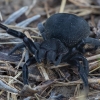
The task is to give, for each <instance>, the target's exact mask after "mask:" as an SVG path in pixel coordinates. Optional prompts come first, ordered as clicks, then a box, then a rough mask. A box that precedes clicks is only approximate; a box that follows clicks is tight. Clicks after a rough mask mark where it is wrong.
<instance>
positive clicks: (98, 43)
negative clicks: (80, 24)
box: [83, 37, 100, 51]
mask: <svg viewBox="0 0 100 100" xmlns="http://www.w3.org/2000/svg"><path fill="white" fill-rule="evenodd" d="M83 41H84V43H85V44H86V43H89V44H92V45H94V48H93V49H92V50H96V49H97V48H98V47H99V46H100V41H99V39H95V38H91V37H87V38H85V39H83ZM87 51H89V50H88V49H87Z"/></svg>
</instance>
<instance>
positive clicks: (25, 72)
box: [22, 57, 36, 84]
mask: <svg viewBox="0 0 100 100" xmlns="http://www.w3.org/2000/svg"><path fill="white" fill-rule="evenodd" d="M34 63H36V60H35V58H34V57H31V58H29V59H28V60H27V61H26V63H25V64H24V65H23V68H22V71H23V73H22V74H23V82H24V84H28V66H30V65H31V64H34Z"/></svg>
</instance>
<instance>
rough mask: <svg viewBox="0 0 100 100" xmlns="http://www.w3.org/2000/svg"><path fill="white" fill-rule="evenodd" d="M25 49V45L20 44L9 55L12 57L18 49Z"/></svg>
mask: <svg viewBox="0 0 100 100" xmlns="http://www.w3.org/2000/svg"><path fill="white" fill-rule="evenodd" d="M24 47H25V45H24V43H20V44H18V45H16V46H15V47H14V48H13V49H12V50H11V51H10V52H9V53H8V55H11V54H12V53H14V52H15V51H16V50H17V49H20V48H24Z"/></svg>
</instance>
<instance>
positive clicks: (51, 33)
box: [0, 13, 100, 88]
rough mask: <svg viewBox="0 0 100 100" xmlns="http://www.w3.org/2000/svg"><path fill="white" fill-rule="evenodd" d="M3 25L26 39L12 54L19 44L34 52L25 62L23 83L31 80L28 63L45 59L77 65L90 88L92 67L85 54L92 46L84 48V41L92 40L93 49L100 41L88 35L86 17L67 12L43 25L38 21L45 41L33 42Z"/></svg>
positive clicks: (8, 31)
mask: <svg viewBox="0 0 100 100" xmlns="http://www.w3.org/2000/svg"><path fill="white" fill-rule="evenodd" d="M0 27H1V28H2V29H4V30H6V31H7V33H8V34H10V35H13V36H15V37H18V38H20V39H22V40H23V43H21V44H19V45H18V46H16V47H15V48H14V49H13V50H12V51H11V52H10V53H9V54H12V53H13V52H15V50H17V49H18V48H22V47H27V48H28V49H29V51H30V52H31V53H32V54H34V55H35V56H33V57H31V58H29V59H28V60H27V61H26V63H25V64H24V66H23V69H22V70H23V81H24V84H28V68H27V67H28V66H29V65H31V64H34V63H36V62H38V63H40V62H41V61H42V60H44V59H46V60H47V61H50V62H51V63H54V64H55V65H58V64H59V63H60V62H67V63H69V64H71V65H74V66H77V67H78V71H79V74H80V77H81V78H82V80H83V82H84V85H85V87H86V88H88V78H87V77H88V72H89V67H88V61H87V59H86V58H85V57H84V56H83V54H84V53H85V52H87V51H90V50H92V49H84V45H85V44H86V43H90V44H92V45H94V48H93V49H95V48H97V47H98V46H100V41H99V40H98V39H94V38H90V37H89V34H90V27H89V25H88V23H87V22H86V21H85V20H84V19H83V18H81V17H78V16H76V15H73V14H66V13H57V14H54V15H52V16H51V17H50V18H48V19H47V21H46V22H45V23H44V25H42V24H41V23H40V24H38V28H39V30H40V33H41V35H42V37H43V39H44V41H43V42H42V43H37V42H33V41H32V40H31V39H29V38H27V37H26V35H24V34H23V33H21V32H18V31H15V30H12V29H9V28H8V27H6V26H4V25H2V24H0ZM80 61H81V62H82V63H81V62H80Z"/></svg>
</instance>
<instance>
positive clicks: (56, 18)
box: [45, 13, 90, 47]
mask: <svg viewBox="0 0 100 100" xmlns="http://www.w3.org/2000/svg"><path fill="white" fill-rule="evenodd" d="M45 33H46V34H45V37H46V38H47V39H51V38H56V39H59V40H60V41H61V42H63V43H64V44H65V45H66V46H68V47H72V46H74V45H76V44H77V43H78V42H79V41H81V40H82V39H83V38H86V37H87V36H89V34H90V27H89V25H88V23H87V22H86V21H85V20H84V19H83V18H81V17H78V16H76V15H73V14H66V13H58V14H54V15H52V16H51V17H50V18H48V19H47V21H46V23H45Z"/></svg>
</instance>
